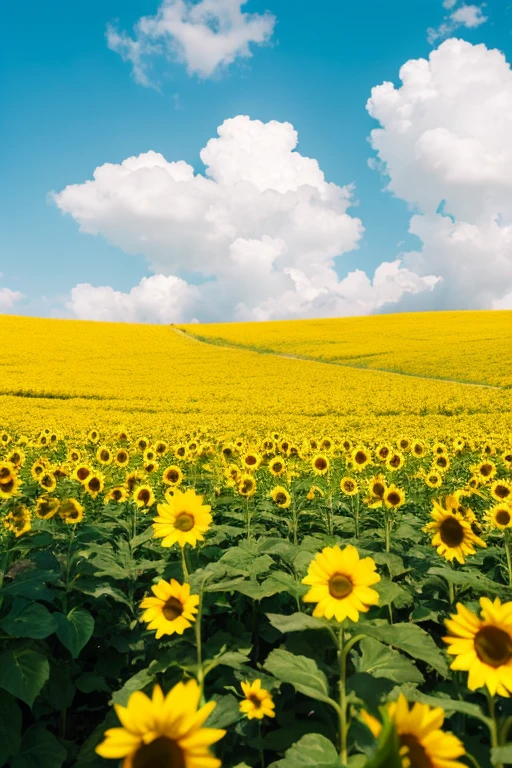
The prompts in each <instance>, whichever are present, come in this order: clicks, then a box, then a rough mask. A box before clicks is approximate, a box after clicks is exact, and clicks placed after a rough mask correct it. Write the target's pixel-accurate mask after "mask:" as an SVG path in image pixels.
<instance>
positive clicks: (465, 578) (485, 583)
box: [428, 566, 510, 596]
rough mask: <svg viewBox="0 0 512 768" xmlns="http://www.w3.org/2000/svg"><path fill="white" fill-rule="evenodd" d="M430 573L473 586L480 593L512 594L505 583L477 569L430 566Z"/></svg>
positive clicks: (466, 585) (464, 585)
mask: <svg viewBox="0 0 512 768" xmlns="http://www.w3.org/2000/svg"><path fill="white" fill-rule="evenodd" d="M428 573H429V574H432V575H433V576H442V577H443V579H446V581H447V582H449V583H450V584H457V585H461V586H463V587H471V589H474V590H475V592H477V593H478V594H480V595H489V594H490V595H504V596H509V595H510V589H509V588H508V587H506V586H505V585H504V584H498V583H497V582H496V581H492V579H489V578H487V576H483V575H482V574H481V573H478V572H477V571H473V572H470V571H459V570H457V571H456V570H454V569H452V568H439V567H437V566H435V567H434V568H429V570H428Z"/></svg>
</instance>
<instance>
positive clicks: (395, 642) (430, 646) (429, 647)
mask: <svg viewBox="0 0 512 768" xmlns="http://www.w3.org/2000/svg"><path fill="white" fill-rule="evenodd" d="M357 632H358V633H361V634H364V635H368V636H369V637H373V638H375V640H380V641H381V642H383V643H387V644H388V645H392V646H394V647H395V648H399V649H400V650H401V651H405V653H408V654H409V656H412V657H413V658H415V659H421V660H422V661H425V662H426V663H427V664H430V666H431V667H433V668H434V669H435V670H437V672H439V674H440V675H442V676H443V677H448V674H449V672H448V664H447V663H446V659H445V657H444V655H443V653H442V651H440V650H439V648H438V647H437V645H436V644H435V643H434V641H433V640H432V638H431V637H430V635H429V634H427V632H425V630H424V629H422V628H421V627H419V626H418V625H417V624H384V625H380V626H374V625H373V624H370V623H363V622H361V623H360V624H358V625H357Z"/></svg>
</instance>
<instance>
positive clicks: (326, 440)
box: [320, 437, 334, 453]
mask: <svg viewBox="0 0 512 768" xmlns="http://www.w3.org/2000/svg"><path fill="white" fill-rule="evenodd" d="M333 448H334V440H333V439H332V437H322V439H321V440H320V450H321V451H326V452H327V453H329V451H332V449H333Z"/></svg>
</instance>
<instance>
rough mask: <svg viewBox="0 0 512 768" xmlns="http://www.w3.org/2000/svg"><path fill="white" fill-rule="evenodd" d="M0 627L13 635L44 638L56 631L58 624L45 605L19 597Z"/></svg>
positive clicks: (36, 638) (37, 638)
mask: <svg viewBox="0 0 512 768" xmlns="http://www.w3.org/2000/svg"><path fill="white" fill-rule="evenodd" d="M0 627H1V628H2V629H3V631H4V632H7V634H8V635H11V637H31V638H34V639H35V640H42V639H44V638H45V637H48V635H51V634H52V632H55V629H56V627H57V624H56V622H55V619H54V617H53V615H52V614H51V613H50V611H49V610H48V609H47V608H45V606H44V605H41V604H40V603H30V602H29V601H28V600H24V599H23V598H17V599H16V600H15V601H14V603H13V605H12V608H11V611H10V613H9V614H8V615H7V616H6V617H5V619H3V621H2V623H1V624H0Z"/></svg>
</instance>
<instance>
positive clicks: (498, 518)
mask: <svg viewBox="0 0 512 768" xmlns="http://www.w3.org/2000/svg"><path fill="white" fill-rule="evenodd" d="M485 519H486V521H487V522H488V523H489V524H490V525H491V526H492V527H493V528H498V529H499V530H500V531H504V530H505V528H512V507H511V506H509V505H508V504H504V503H501V504H496V506H494V507H493V508H492V509H490V510H489V511H488V513H487V515H486V516H485Z"/></svg>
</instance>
